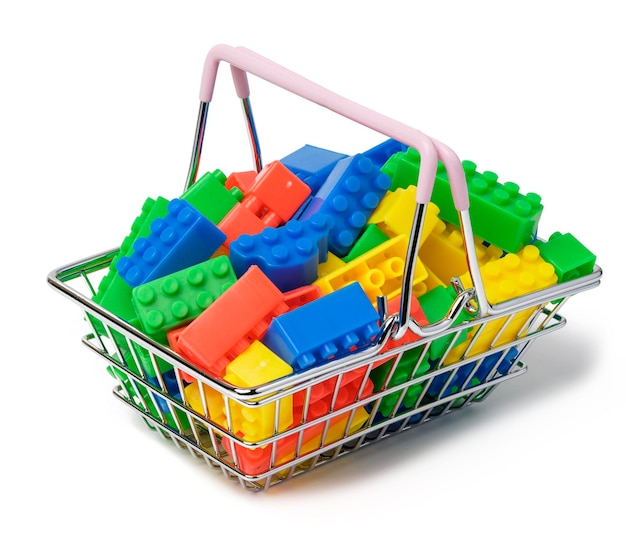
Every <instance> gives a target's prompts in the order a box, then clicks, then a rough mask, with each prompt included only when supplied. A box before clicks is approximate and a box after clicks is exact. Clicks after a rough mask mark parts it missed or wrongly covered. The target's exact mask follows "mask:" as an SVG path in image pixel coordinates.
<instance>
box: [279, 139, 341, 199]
mask: <svg viewBox="0 0 626 550" xmlns="http://www.w3.org/2000/svg"><path fill="white" fill-rule="evenodd" d="M346 157H347V155H344V154H342V153H335V152H334V151H329V150H328V149H321V148H320V147H315V146H313V145H305V146H304V147H301V148H300V149H298V150H297V151H294V152H293V153H291V154H289V155H287V156H286V157H284V158H282V159H281V160H280V162H282V163H283V164H284V165H285V166H286V167H287V168H288V169H289V170H291V171H292V172H293V173H294V174H295V175H296V176H298V177H299V178H300V179H301V180H302V181H303V182H304V183H306V184H307V185H308V186H309V187H310V188H311V193H313V194H315V193H316V192H317V190H318V189H319V188H320V187H321V186H322V184H323V183H324V182H325V181H326V178H327V177H328V176H329V175H330V173H331V172H332V170H333V168H334V167H335V164H337V163H338V162H339V161H340V160H341V159H344V158H346Z"/></svg>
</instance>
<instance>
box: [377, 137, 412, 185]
mask: <svg viewBox="0 0 626 550" xmlns="http://www.w3.org/2000/svg"><path fill="white" fill-rule="evenodd" d="M419 167H420V154H419V153H418V152H417V151H416V150H415V149H413V147H409V148H407V149H406V150H405V151H398V152H396V153H394V154H393V155H391V157H389V159H388V160H387V162H385V164H384V165H383V166H382V168H381V171H382V172H383V173H385V174H387V175H388V176H389V177H390V178H391V185H390V187H389V190H390V191H395V190H396V189H406V188H407V187H409V186H410V185H417V179H418V176H419Z"/></svg>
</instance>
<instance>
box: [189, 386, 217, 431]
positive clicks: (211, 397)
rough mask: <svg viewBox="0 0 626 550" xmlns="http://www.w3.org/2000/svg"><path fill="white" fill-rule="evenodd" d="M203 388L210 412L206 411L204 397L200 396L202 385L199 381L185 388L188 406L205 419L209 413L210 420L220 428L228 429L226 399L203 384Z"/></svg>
mask: <svg viewBox="0 0 626 550" xmlns="http://www.w3.org/2000/svg"><path fill="white" fill-rule="evenodd" d="M202 388H203V389H204V399H205V402H206V406H207V409H208V411H205V410H204V406H203V404H202V397H201V396H200V384H199V383H198V382H197V381H195V382H192V383H191V384H189V385H188V386H186V387H185V390H184V391H185V399H186V401H187V403H188V405H189V406H190V407H191V408H192V409H193V410H194V411H196V412H197V413H198V414H200V415H202V416H204V417H207V413H208V418H209V420H212V421H213V422H215V423H216V424H217V425H218V426H222V428H226V427H227V423H226V414H224V398H223V397H222V394H221V393H220V392H218V391H217V390H215V389H213V388H211V387H210V386H207V385H206V384H203V385H202Z"/></svg>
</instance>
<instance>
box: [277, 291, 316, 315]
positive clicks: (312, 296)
mask: <svg viewBox="0 0 626 550" xmlns="http://www.w3.org/2000/svg"><path fill="white" fill-rule="evenodd" d="M321 296H322V291H321V290H320V287H318V286H314V285H306V286H301V287H299V288H294V289H293V290H289V291H288V292H284V293H283V299H284V301H285V305H286V306H287V307H288V308H289V311H291V310H292V309H296V308H298V307H300V306H303V305H304V304H308V303H309V302H312V301H313V300H317V299H318V298H320V297H321Z"/></svg>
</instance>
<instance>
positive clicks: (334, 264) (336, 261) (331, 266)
mask: <svg viewBox="0 0 626 550" xmlns="http://www.w3.org/2000/svg"><path fill="white" fill-rule="evenodd" d="M345 266H346V262H344V261H343V260H342V259H341V258H339V257H337V256H335V255H334V254H333V253H332V252H329V253H328V257H327V258H326V261H325V262H323V263H321V264H320V265H319V267H318V268H317V274H318V275H319V276H320V277H325V276H326V275H330V274H331V273H333V272H334V271H337V270H338V269H341V268H343V267H345Z"/></svg>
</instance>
